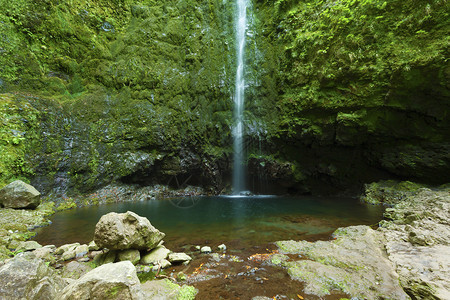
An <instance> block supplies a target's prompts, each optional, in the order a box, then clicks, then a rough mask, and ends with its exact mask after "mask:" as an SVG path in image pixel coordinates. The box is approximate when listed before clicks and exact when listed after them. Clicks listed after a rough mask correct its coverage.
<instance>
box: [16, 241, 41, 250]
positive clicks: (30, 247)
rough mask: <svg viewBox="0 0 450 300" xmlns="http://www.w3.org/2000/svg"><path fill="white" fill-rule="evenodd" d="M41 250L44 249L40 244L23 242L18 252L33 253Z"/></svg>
mask: <svg viewBox="0 0 450 300" xmlns="http://www.w3.org/2000/svg"><path fill="white" fill-rule="evenodd" d="M39 248H42V245H40V244H39V243H38V242H36V241H26V242H21V243H20V244H19V246H17V248H16V251H33V250H36V249H39Z"/></svg>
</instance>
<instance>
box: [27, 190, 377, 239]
mask: <svg viewBox="0 0 450 300" xmlns="http://www.w3.org/2000/svg"><path fill="white" fill-rule="evenodd" d="M128 210H129V211H133V212H135V213H137V214H138V215H140V216H145V217H147V218H148V219H149V220H150V222H151V223H152V225H153V226H155V227H156V228H158V229H159V230H161V231H162V232H164V233H166V238H165V239H164V240H165V242H166V246H168V248H170V247H175V248H177V247H182V245H195V244H205V243H207V244H211V245H212V246H217V245H219V244H221V243H225V244H227V243H232V244H239V245H241V246H242V247H244V248H245V247H250V246H252V245H261V244H266V243H271V242H275V241H278V240H286V239H294V240H299V239H306V240H317V239H327V238H329V235H330V234H331V233H332V232H333V231H334V230H335V229H336V228H338V227H341V226H350V225H358V224H366V225H373V224H376V223H377V222H379V221H380V220H381V219H382V213H383V207H382V206H372V205H367V204H363V203H360V202H359V200H358V199H354V198H326V197H275V196H255V197H225V196H222V197H188V198H177V199H171V200H167V199H164V200H149V201H144V202H132V203H114V204H107V205H101V206H94V207H86V208H79V209H74V210H69V211H64V212H60V213H57V214H55V215H54V216H52V217H51V221H52V222H53V224H52V225H50V226H48V227H44V228H39V229H37V230H36V231H37V233H38V234H37V236H36V238H35V240H37V241H38V242H39V243H41V244H54V245H57V246H59V245H62V244H66V243H72V242H80V243H88V242H89V241H91V240H92V239H93V235H94V229H95V224H96V223H97V222H98V220H99V219H100V217H101V216H102V215H104V214H107V213H109V212H118V213H122V212H126V211H128Z"/></svg>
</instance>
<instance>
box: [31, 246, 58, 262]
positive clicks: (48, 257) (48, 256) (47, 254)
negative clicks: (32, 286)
mask: <svg viewBox="0 0 450 300" xmlns="http://www.w3.org/2000/svg"><path fill="white" fill-rule="evenodd" d="M33 253H34V255H36V257H37V258H40V259H43V260H45V261H49V262H50V263H52V262H54V261H56V259H55V257H54V256H53V255H52V249H50V248H47V247H42V248H38V249H36V250H34V251H33Z"/></svg>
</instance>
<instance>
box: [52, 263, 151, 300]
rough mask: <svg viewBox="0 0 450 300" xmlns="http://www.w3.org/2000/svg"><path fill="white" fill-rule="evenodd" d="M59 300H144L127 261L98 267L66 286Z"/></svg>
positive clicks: (133, 272) (132, 268) (133, 270)
mask: <svg viewBox="0 0 450 300" xmlns="http://www.w3.org/2000/svg"><path fill="white" fill-rule="evenodd" d="M60 299H61V300H69V299H70V300H78V299H98V300H101V299H105V300H106V299H120V300H128V299H133V300H137V299H144V295H143V292H142V290H141V286H140V282H139V279H138V277H137V275H136V268H135V267H134V266H133V264H132V263H131V262H129V261H122V262H118V263H109V264H106V265H103V266H100V267H98V268H96V269H94V270H92V271H90V272H89V273H87V274H85V275H84V276H82V277H81V278H80V279H78V280H76V281H75V282H73V283H71V284H70V285H68V286H67V287H66V288H65V289H64V290H63V291H62V294H61V297H60Z"/></svg>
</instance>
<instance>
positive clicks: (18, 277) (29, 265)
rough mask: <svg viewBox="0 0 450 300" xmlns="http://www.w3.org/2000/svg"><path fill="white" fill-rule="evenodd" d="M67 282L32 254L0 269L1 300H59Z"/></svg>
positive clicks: (19, 255) (25, 254)
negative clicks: (59, 295) (59, 294)
mask: <svg viewBox="0 0 450 300" xmlns="http://www.w3.org/2000/svg"><path fill="white" fill-rule="evenodd" d="M65 285H66V282H65V281H64V280H63V279H62V278H61V277H59V276H58V275H57V274H56V272H55V271H54V270H53V269H51V268H50V267H48V266H47V264H46V263H45V262H44V261H43V260H41V259H38V258H36V256H35V255H34V254H33V253H31V252H24V253H20V254H18V255H17V256H15V257H14V258H13V259H11V260H10V261H8V262H7V263H5V264H4V265H3V266H1V267H0V299H5V300H9V299H10V300H16V299H57V298H58V297H57V295H58V293H59V292H60V291H61V290H62V289H63V288H64V287H65Z"/></svg>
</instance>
